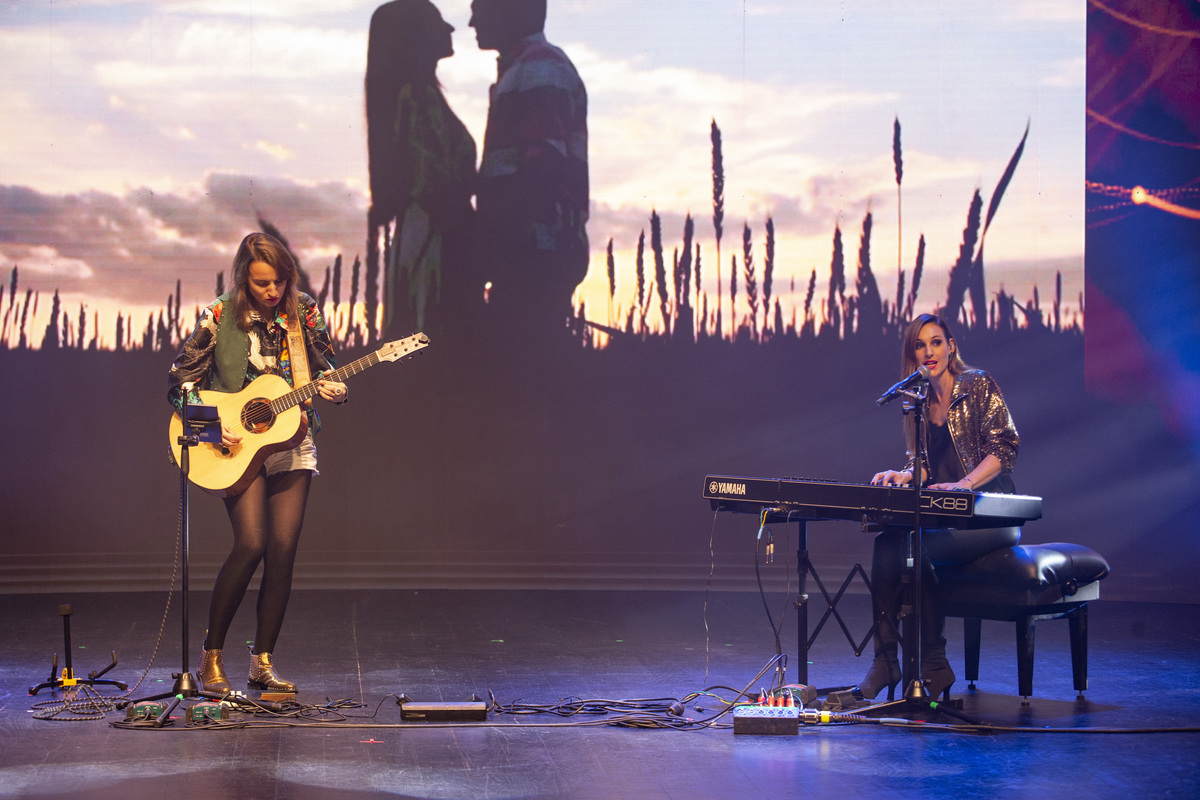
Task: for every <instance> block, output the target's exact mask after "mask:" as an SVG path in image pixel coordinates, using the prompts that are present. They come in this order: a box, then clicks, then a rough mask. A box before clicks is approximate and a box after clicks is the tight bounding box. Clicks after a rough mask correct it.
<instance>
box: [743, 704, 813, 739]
mask: <svg viewBox="0 0 1200 800" xmlns="http://www.w3.org/2000/svg"><path fill="white" fill-rule="evenodd" d="M733 732H734V733H747V734H755V735H760V736H796V735H798V734H799V733H800V709H799V708H796V707H795V706H791V707H788V706H741V707H739V708H735V709H734V710H733Z"/></svg>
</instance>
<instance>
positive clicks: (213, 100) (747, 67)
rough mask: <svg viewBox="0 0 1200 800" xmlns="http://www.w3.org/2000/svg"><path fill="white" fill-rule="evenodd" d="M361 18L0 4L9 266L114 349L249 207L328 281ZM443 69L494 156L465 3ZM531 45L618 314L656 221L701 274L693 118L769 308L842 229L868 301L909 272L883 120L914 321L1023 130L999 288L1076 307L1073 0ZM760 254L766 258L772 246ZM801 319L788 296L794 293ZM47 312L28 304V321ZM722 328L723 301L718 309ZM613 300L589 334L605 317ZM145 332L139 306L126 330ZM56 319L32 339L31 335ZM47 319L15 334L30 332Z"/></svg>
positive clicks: (611, 19) (595, 267) (710, 10)
mask: <svg viewBox="0 0 1200 800" xmlns="http://www.w3.org/2000/svg"><path fill="white" fill-rule="evenodd" d="M376 5H377V3H373V2H370V3H364V2H358V1H357V0H238V1H237V2H234V1H233V0H140V1H138V2H123V1H122V0H66V1H65V2H64V1H63V0H57V1H56V2H49V1H48V0H21V1H20V2H16V1H15V0H7V1H6V2H0V53H3V54H4V56H5V69H4V71H3V73H2V74H0V109H2V110H3V115H2V120H3V121H2V122H0V126H2V128H0V131H2V133H0V142H2V145H0V270H3V273H2V276H0V277H2V283H3V284H4V285H5V289H6V295H5V297H4V307H5V308H7V306H8V302H9V297H8V295H7V286H8V279H9V274H10V272H11V268H12V266H13V265H14V264H16V265H18V266H19V270H20V289H21V291H22V292H23V291H24V290H25V289H29V288H32V289H34V290H35V291H37V292H40V293H41V294H42V295H43V297H45V296H46V295H49V294H52V293H53V292H54V291H55V290H56V289H58V290H60V291H61V292H62V294H63V296H64V299H65V300H66V306H67V309H68V310H69V312H70V313H72V314H75V313H77V309H78V305H79V304H80V303H84V304H86V306H87V307H88V309H89V315H90V313H91V311H92V310H95V311H98V312H99V313H100V315H101V328H102V329H103V328H106V327H107V328H108V329H109V330H111V324H112V323H111V315H112V314H115V309H116V308H117V307H121V308H125V309H126V310H127V311H132V310H134V309H139V310H142V309H144V310H147V311H148V310H149V309H151V308H159V307H161V306H162V305H163V303H164V301H165V298H166V297H167V295H168V294H170V293H171V292H173V291H174V286H175V281H176V279H182V281H183V287H184V289H183V294H184V301H185V307H186V306H190V305H193V304H195V303H200V302H204V301H206V300H207V299H209V298H210V297H211V296H212V294H213V289H214V287H215V275H216V274H217V273H218V272H220V271H222V270H227V269H228V266H229V263H230V260H231V258H232V254H233V251H234V249H235V248H236V245H237V243H238V242H239V241H240V239H241V238H242V236H243V235H244V234H245V233H246V232H247V231H249V230H251V229H253V228H254V226H255V211H256V210H257V211H259V212H261V213H262V214H263V215H264V216H265V217H266V218H267V219H269V220H271V221H272V222H273V223H275V224H276V225H277V226H279V227H280V228H281V229H282V230H283V231H284V232H285V234H286V235H287V236H288V237H289V239H290V240H291V243H292V245H293V247H294V248H295V249H296V250H297V252H298V253H299V255H300V257H301V260H302V262H303V264H304V266H305V267H306V268H307V269H308V270H309V271H310V273H312V274H313V275H314V277H318V279H319V275H320V274H322V273H323V272H324V268H325V267H326V266H327V265H328V264H329V263H331V262H332V260H333V258H334V256H335V255H336V254H338V253H341V254H343V256H344V258H346V259H347V261H352V260H353V259H354V257H355V256H356V255H359V254H361V253H363V251H364V241H365V234H366V231H365V227H366V226H365V209H366V207H367V204H368V197H367V194H366V185H367V166H366V148H365V129H364V128H365V126H364V118H363V117H364V115H363V93H362V78H363V72H364V69H365V64H366V40H367V26H368V22H369V20H370V15H371V12H372V11H373V10H374V8H375V7H376ZM438 5H439V8H441V10H442V13H443V15H444V16H445V17H446V19H447V20H448V21H450V22H451V24H453V25H454V26H455V27H456V29H457V30H456V31H455V33H454V47H455V51H456V54H455V56H453V57H451V58H449V59H447V60H445V61H443V62H442V64H441V68H440V70H439V77H440V79H441V81H442V84H443V86H444V88H445V91H446V94H447V97H448V99H449V102H450V105H451V107H452V108H453V109H455V111H456V112H457V113H458V114H459V116H460V117H461V118H462V119H463V121H464V122H465V123H466V125H467V127H468V128H469V129H470V131H471V132H472V134H473V135H474V136H475V138H476V140H477V142H479V143H482V139H483V131H484V123H485V117H486V111H487V90H488V85H489V84H490V83H491V82H492V81H493V80H494V77H495V54H494V53H492V52H481V51H480V50H479V49H478V48H477V47H476V44H475V39H474V32H473V31H472V30H471V29H470V28H469V27H468V26H467V21H468V19H469V13H470V12H469V3H468V2H467V0H455V2H453V3H450V2H442V3H439V4H438ZM549 5H550V8H549V21H548V23H547V35H548V37H549V38H550V40H551V41H552V42H554V43H556V44H558V45H560V46H561V47H562V48H563V49H564V50H565V51H566V52H567V53H568V55H569V56H570V57H571V58H572V60H573V61H574V62H575V64H576V66H577V67H578V69H579V72H580V74H581V76H582V77H583V80H584V82H585V84H586V86H587V89H588V95H589V128H590V167H591V187H592V217H591V221H590V224H589V232H590V236H591V241H592V250H593V257H592V267H591V272H590V273H589V277H588V280H587V281H585V283H584V284H583V286H582V287H581V289H580V297H581V299H583V300H585V301H586V302H587V305H588V308H589V309H605V308H606V304H607V280H606V278H605V275H604V273H605V265H604V247H605V245H606V244H607V242H608V240H609V239H610V238H611V239H613V245H614V250H615V252H616V255H617V283H618V292H617V300H618V307H620V306H622V305H624V306H627V305H628V302H629V298H630V297H631V295H632V291H633V287H632V284H633V255H632V252H633V249H634V247H635V245H636V241H637V235H638V232H639V231H640V230H642V229H646V230H647V234H648V231H649V223H648V218H649V215H650V212H651V209H657V211H658V212H659V214H661V215H662V217H663V222H664V238H665V239H666V241H667V247H668V250H669V249H670V248H671V247H673V246H676V245H677V243H678V242H679V240H680V238H681V234H682V226H683V218H684V215H685V214H687V213H691V214H692V215H693V217H695V219H696V231H697V240H698V241H699V242H700V244H701V247H702V249H703V251H704V258H705V259H706V262H705V263H706V271H705V278H706V288H708V289H709V291H710V293H712V294H715V286H710V285H709V283H708V281H709V280H711V279H712V278H715V275H714V273H713V269H714V268H715V248H714V247H713V231H712V222H711V216H712V199H711V193H712V185H711V172H710V165H711V152H710V144H709V125H710V123H711V121H712V120H714V119H715V120H716V121H717V124H718V125H719V126H720V127H721V129H722V133H723V137H724V156H725V169H726V175H725V181H726V182H725V196H726V208H725V236H724V239H723V241H722V251H723V261H724V262H725V265H724V267H725V268H724V269H723V272H724V273H725V274H726V278H727V273H728V260H729V255H730V254H731V253H733V252H738V251H740V238H741V229H742V225H743V223H749V225H750V226H751V229H752V231H753V235H754V239H755V243H756V247H758V248H760V249H761V245H762V240H763V236H764V234H763V225H764V222H765V219H766V217H767V216H768V215H770V216H771V217H773V219H774V221H775V226H776V230H777V256H776V260H777V265H776V274H775V286H776V294H777V295H778V294H780V293H786V291H787V288H788V285H789V280H790V278H791V277H792V276H795V278H796V285H797V292H798V293H800V294H801V295H802V294H803V290H804V288H805V287H806V285H807V281H808V277H809V274H810V273H811V271H812V270H813V269H816V270H817V271H818V287H819V291H818V296H821V295H822V294H823V292H824V282H826V281H827V280H828V268H829V261H830V252H831V240H832V235H833V228H834V225H835V224H839V223H840V225H841V228H842V231H843V236H844V237H845V240H846V248H847V256H848V262H849V263H848V266H849V267H851V268H852V267H853V258H854V254H855V253H857V248H858V235H859V231H860V229H861V225H862V218H863V214H864V213H865V211H866V210H867V209H868V208H870V210H871V211H872V212H873V214H874V222H875V228H874V238H873V242H872V244H873V248H872V260H873V266H874V268H875V273H876V275H877V277H878V278H879V280H880V283H881V288H882V290H883V293H884V296H885V297H888V296H889V289H888V287H889V286H890V287H892V288H891V292H892V293H894V287H895V281H896V261H897V235H896V234H897V226H896V182H895V174H894V170H893V163H892V125H893V120H894V119H895V118H899V120H900V123H901V126H902V129H903V157H904V179H903V232H904V235H903V256H902V257H903V261H904V266H905V268H906V270H908V271H909V272H910V273H911V268H912V261H913V259H914V258H915V252H916V244H917V237H918V236H919V235H920V234H924V235H925V237H926V240H927V253H926V270H927V272H926V283H924V284H923V287H922V288H923V291H922V294H921V300H922V301H923V302H922V305H923V306H925V307H932V306H933V305H935V304H937V303H938V302H941V301H943V300H944V288H943V287H944V279H945V273H946V271H947V270H948V268H949V266H950V264H951V263H952V262H953V260H954V258H955V257H956V255H957V251H958V246H959V242H960V240H961V237H962V229H963V225H964V223H965V220H966V213H967V207H968V204H969V202H970V199H971V194H972V192H973V191H974V190H975V189H976V188H978V189H980V190H981V191H982V192H983V199H984V203H985V206H986V203H987V202H988V201H989V200H990V198H991V193H992V191H993V189H994V188H995V186H996V182H997V181H998V180H999V178H1000V176H1001V174H1002V173H1003V170H1004V167H1005V165H1006V164H1007V162H1008V159H1009V158H1010V156H1011V155H1012V153H1013V150H1014V149H1015V147H1016V145H1017V143H1018V142H1019V141H1020V138H1021V135H1022V133H1023V132H1024V130H1025V126H1026V124H1028V125H1029V126H1030V133H1029V140H1028V144H1027V145H1026V149H1025V154H1024V157H1023V159H1022V162H1021V165H1020V167H1019V168H1018V170H1017V173H1016V177H1015V178H1014V180H1013V182H1012V184H1011V186H1010V187H1009V190H1008V193H1007V194H1006V196H1005V199H1004V202H1003V203H1002V205H1001V207H1000V212H999V215H998V216H997V218H996V221H995V222H994V224H993V227H992V229H991V230H990V231H989V233H988V236H987V248H986V252H987V262H988V269H989V272H988V277H989V287H988V288H989V290H990V291H993V292H994V291H995V290H996V289H998V288H999V284H1000V283H1004V285H1005V287H1006V288H1007V289H1008V290H1009V291H1010V292H1015V293H1016V294H1017V296H1018V299H1021V300H1024V299H1026V296H1025V294H1024V293H1026V292H1028V291H1030V290H1031V287H1032V285H1033V284H1035V283H1036V284H1037V285H1038V287H1039V289H1040V291H1041V293H1042V298H1043V302H1046V299H1047V298H1048V296H1049V294H1050V292H1051V291H1052V289H1053V284H1054V275H1055V273H1056V272H1057V271H1062V272H1063V278H1064V295H1065V296H1066V298H1068V300H1071V301H1073V300H1074V298H1075V297H1076V296H1077V295H1078V293H1079V292H1081V291H1082V274H1083V217H1082V215H1083V167H1084V126H1083V119H1084V77H1085V70H1084V54H1085V29H1084V13H1085V7H1084V4H1083V3H1081V2H1077V0H1048V1H1047V2H1033V0H1024V1H1022V2H1009V3H995V2H988V1H987V0H980V1H978V2H974V1H972V2H946V1H945V0H938V1H937V2H935V1H933V0H929V1H923V0H895V1H894V2H893V1H890V0H856V1H855V2H853V3H850V2H844V3H826V2H794V1H793V0H746V1H745V2H743V1H742V0H660V1H658V2H648V1H647V0H550V4H549ZM759 257H760V258H761V256H759ZM801 300H802V298H801ZM48 305H49V303H48V302H45V301H43V302H42V303H41V304H40V306H39V309H40V311H41V312H43V313H44V311H45V310H46V308H47V307H48ZM726 313H728V312H726ZM606 314H607V312H606V311H596V312H595V313H594V314H592V315H591V316H593V317H595V318H598V319H599V321H602V322H603V321H607V320H606ZM135 319H136V317H135ZM44 324H45V323H44V320H43V321H42V322H41V326H44ZM38 329H39V328H31V330H38Z"/></svg>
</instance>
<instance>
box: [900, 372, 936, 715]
mask: <svg viewBox="0 0 1200 800" xmlns="http://www.w3.org/2000/svg"><path fill="white" fill-rule="evenodd" d="M903 394H904V395H905V396H906V397H908V398H909V402H906V403H904V411H905V413H906V414H912V416H913V432H914V440H915V445H914V451H915V452H914V453H913V479H912V499H913V527H912V532H911V533H909V563H908V567H909V569H911V570H912V592H911V594H910V597H909V602H910V603H911V604H912V606H911V608H912V610H911V612H910V614H909V620H910V621H911V624H906V625H905V626H904V669H903V670H902V675H903V680H904V686H905V689H904V699H905V700H906V701H908V702H909V703H913V702H916V703H918V704H925V705H928V703H929V700H930V697H929V693H928V692H927V691H926V689H925V683H924V682H923V681H922V680H921V656H922V653H921V600H922V598H923V596H924V595H923V594H922V591H923V587H922V586H921V583H922V578H921V574H922V573H923V572H924V566H923V565H924V553H923V550H922V546H921V545H922V542H921V539H922V533H923V528H922V525H921V483H922V476H923V475H924V474H925V463H926V461H927V457H928V454H927V453H926V451H925V405H926V404H927V403H928V402H929V384H928V383H927V382H925V381H922V382H921V383H920V384H919V385H918V386H917V387H915V388H914V389H910V390H906V391H905V392H904V393H903Z"/></svg>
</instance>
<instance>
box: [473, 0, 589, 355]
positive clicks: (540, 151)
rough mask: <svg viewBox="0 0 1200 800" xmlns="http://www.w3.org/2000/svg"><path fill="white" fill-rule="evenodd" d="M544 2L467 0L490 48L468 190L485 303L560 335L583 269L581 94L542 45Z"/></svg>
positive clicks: (574, 77)
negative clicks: (482, 127)
mask: <svg viewBox="0 0 1200 800" xmlns="http://www.w3.org/2000/svg"><path fill="white" fill-rule="evenodd" d="M545 21H546V0H473V2H472V3H471V22H470V24H471V27H472V28H474V29H475V36H476V39H477V41H478V42H479V47H480V49H482V50H496V51H498V53H499V58H498V60H497V61H498V74H497V79H496V83H495V84H493V85H492V87H491V89H490V104H489V107H488V121H487V131H486V134H485V137H484V143H483V156H482V159H481V162H480V167H479V182H478V186H477V190H476V191H477V194H476V207H477V210H478V223H479V229H478V230H479V240H480V244H481V258H480V268H481V269H482V270H483V272H484V274H483V277H484V279H485V280H487V281H490V282H491V289H490V291H489V304H490V305H491V306H492V307H493V309H494V313H495V316H496V317H497V318H498V320H497V321H498V322H500V323H501V324H502V325H509V326H511V327H512V329H513V330H515V331H521V332H535V333H539V334H543V333H544V334H553V333H554V332H556V331H557V332H562V331H565V325H566V318H567V315H568V314H569V313H570V311H571V295H572V293H573V292H574V291H575V287H576V286H578V285H579V283H580V281H582V280H583V278H584V277H585V276H586V275H587V265H588V240H587V218H588V165H587V92H586V91H585V90H584V86H583V81H582V80H580V78H579V73H578V72H576V70H575V66H574V65H573V64H572V63H571V61H570V59H569V58H567V56H566V54H565V53H563V51H562V50H560V49H559V48H557V47H555V46H554V45H552V44H550V43H549V42H547V41H546V37H545V34H544V33H543V32H542V31H543V27H544V25H545Z"/></svg>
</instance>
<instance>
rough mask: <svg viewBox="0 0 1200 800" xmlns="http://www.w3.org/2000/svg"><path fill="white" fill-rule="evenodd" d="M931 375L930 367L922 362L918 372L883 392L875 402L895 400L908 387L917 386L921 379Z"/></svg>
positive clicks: (925, 379)
mask: <svg viewBox="0 0 1200 800" xmlns="http://www.w3.org/2000/svg"><path fill="white" fill-rule="evenodd" d="M930 377H932V376H931V375H930V374H929V367H927V366H925V365H924V364H922V365H921V366H919V367H917V371H916V372H914V373H913V374H912V375H909V376H908V377H907V378H905V379H904V380H902V381H900V382H899V383H897V384H896V385H895V386H893V387H892V388H890V389H888V390H887V391H886V392H884V393H883V396H881V397H880V398H879V399H878V400H876V401H875V402H876V403H878V404H879V405H881V406H882V405H884V404H886V403H890V402H891V401H893V400H895V399H896V398H897V397H899V396H900V395H901V394H903V393H904V392H905V391H907V390H908V389H911V388H912V387H914V386H916V385H917V384H918V383H920V382H921V381H928V380H929V379H930Z"/></svg>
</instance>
